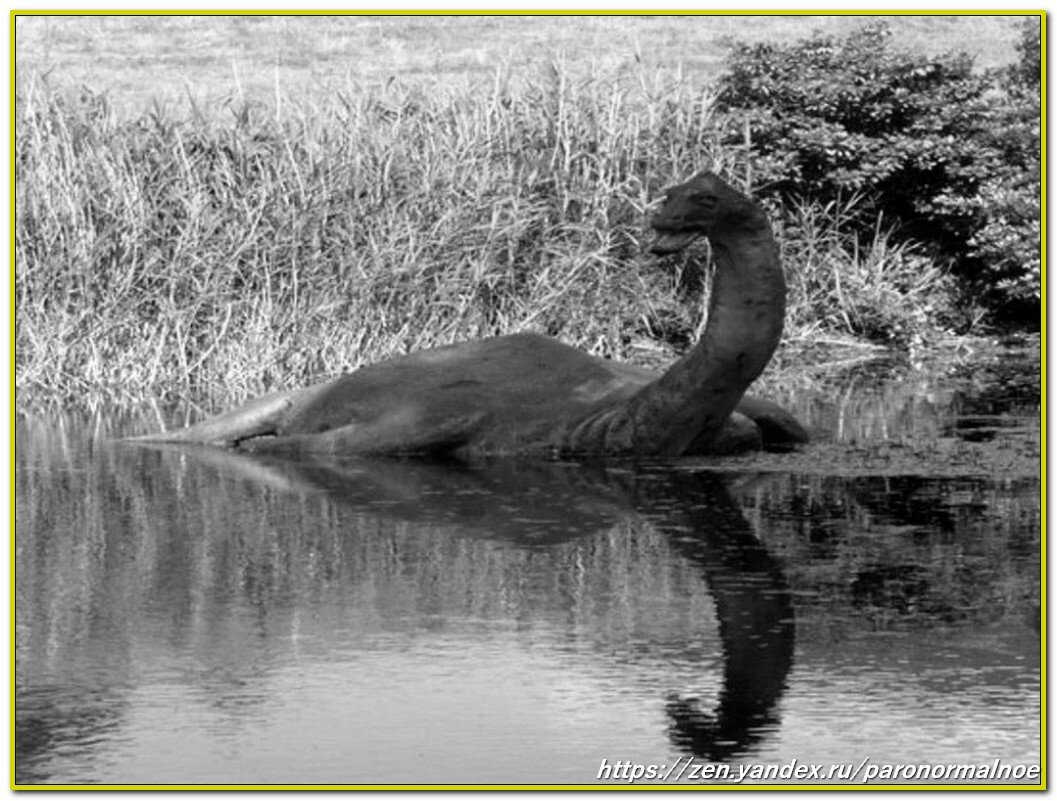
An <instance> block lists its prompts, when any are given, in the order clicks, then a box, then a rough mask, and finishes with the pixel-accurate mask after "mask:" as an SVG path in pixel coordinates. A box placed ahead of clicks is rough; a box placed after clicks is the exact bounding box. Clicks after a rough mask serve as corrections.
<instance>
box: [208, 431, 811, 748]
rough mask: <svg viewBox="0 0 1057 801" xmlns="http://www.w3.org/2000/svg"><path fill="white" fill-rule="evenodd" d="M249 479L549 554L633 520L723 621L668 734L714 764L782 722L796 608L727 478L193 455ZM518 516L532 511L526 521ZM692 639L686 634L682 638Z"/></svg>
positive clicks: (675, 699)
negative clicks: (653, 533) (695, 574)
mask: <svg viewBox="0 0 1057 801" xmlns="http://www.w3.org/2000/svg"><path fill="white" fill-rule="evenodd" d="M199 455H200V456H202V457H203V458H206V459H215V460H217V461H218V463H221V464H224V463H226V464H228V465H231V466H235V467H237V468H238V469H240V470H248V471H252V472H253V474H254V476H255V478H256V479H257V480H265V481H267V482H268V483H271V484H272V485H273V486H274V485H278V486H280V487H281V488H283V489H286V490H293V491H298V492H311V493H318V492H320V491H323V492H325V493H327V495H328V496H329V497H331V498H332V499H333V500H335V501H337V502H338V503H341V504H342V505H347V506H351V507H353V508H355V509H356V510H357V511H358V512H359V513H363V514H368V515H377V516H379V517H385V518H388V519H398V520H403V521H405V522H412V523H415V522H422V523H431V524H437V523H441V524H444V523H449V524H452V525H454V526H457V527H458V530H460V531H462V532H473V533H476V534H478V535H481V536H487V537H503V538H506V539H513V540H515V541H516V542H517V543H519V544H524V545H527V546H534V547H539V546H548V545H549V546H554V545H557V544H559V543H562V542H566V541H569V540H573V539H576V538H579V537H582V536H584V535H587V534H590V533H593V532H595V531H598V530H599V529H600V528H605V527H608V526H611V525H614V524H616V523H617V522H619V521H620V520H624V519H627V518H629V517H632V516H634V517H638V518H641V519H642V520H644V521H646V522H647V523H648V524H649V525H651V526H653V527H654V528H656V529H657V530H658V531H661V532H663V533H665V534H666V535H667V536H668V539H669V543H670V546H671V547H672V549H673V550H674V551H676V552H677V553H679V554H680V555H682V556H683V557H684V558H685V559H686V560H688V561H689V562H690V563H692V564H693V565H695V566H696V567H697V568H698V569H699V570H700V571H701V575H702V577H703V578H704V580H705V583H706V584H707V586H708V589H709V592H710V594H711V596H712V598H713V600H714V603H715V609H716V614H717V617H718V620H719V631H720V637H721V639H722V647H723V654H724V670H723V685H722V690H721V692H720V695H719V699H718V702H717V704H716V706H715V708H714V709H713V710H711V711H706V710H704V709H702V708H701V705H700V704H699V702H698V700H697V699H695V698H681V697H679V696H676V695H672V696H670V697H669V699H668V703H667V707H666V708H667V713H668V716H669V736H670V737H671V739H672V741H673V742H674V743H675V744H676V745H677V746H678V747H679V748H681V749H685V750H687V751H689V752H691V753H693V754H695V755H698V756H701V757H704V758H707V759H709V760H711V761H720V760H725V759H730V758H734V757H737V756H738V755H740V754H744V753H746V752H747V751H749V750H750V749H751V748H752V747H753V745H754V744H755V743H756V742H758V741H759V740H760V739H761V738H762V737H764V736H765V735H766V733H767V731H768V730H769V729H772V728H774V727H775V726H776V725H777V723H778V718H777V714H776V712H775V710H774V706H775V703H776V701H777V700H778V698H779V697H780V696H781V694H782V692H783V690H784V689H785V682H786V676H787V674H788V672H789V669H790V667H791V665H792V659H793V643H794V633H795V632H794V624H793V607H792V602H791V598H790V595H789V592H788V590H787V587H786V582H785V579H784V577H783V575H782V572H781V570H780V568H779V566H778V564H777V563H776V562H775V560H774V559H773V558H772V557H771V556H770V554H769V553H768V552H767V550H766V548H765V547H764V546H763V545H762V544H761V543H760V541H759V540H758V539H756V538H755V537H754V536H753V535H752V533H751V530H750V528H749V525H748V523H747V522H746V520H745V518H744V516H743V514H742V512H741V509H740V508H739V507H738V505H737V503H736V502H735V501H734V500H733V498H732V497H731V496H730V494H729V493H728V492H727V489H726V487H725V486H724V484H723V480H722V479H721V478H720V477H718V476H716V475H715V474H713V473H708V472H704V471H696V472H694V471H688V470H684V471H679V472H674V471H672V470H670V469H668V470H664V471H661V470H650V469H649V468H648V467H644V468H637V469H634V470H631V469H622V470H619V471H615V470H606V469H604V468H602V467H597V468H592V467H587V466H584V465H561V464H524V463H516V462H513V463H512V462H503V461H501V462H495V463H492V464H489V465H487V466H479V467H467V466H462V465H452V466H441V465H433V464H429V463H417V462H404V461H400V462H397V461H385V460H377V461H374V460H372V461H364V460H354V461H344V462H338V461H309V462H306V461H298V462H291V461H288V460H279V459H268V460H264V459H262V458H261V457H249V456H243V455H236V454H230V453H225V452H222V451H203V452H200V454H199ZM526 510H533V511H534V513H533V514H532V515H531V516H530V517H526V516H525V514H524V513H525V511H526ZM688 636H691V637H692V636H693V635H692V633H690V632H688Z"/></svg>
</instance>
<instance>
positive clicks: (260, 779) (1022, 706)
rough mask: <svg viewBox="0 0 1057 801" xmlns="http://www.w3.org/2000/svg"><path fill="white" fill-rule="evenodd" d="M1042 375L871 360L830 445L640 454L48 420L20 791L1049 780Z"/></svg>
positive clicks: (837, 398)
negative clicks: (698, 454)
mask: <svg viewBox="0 0 1057 801" xmlns="http://www.w3.org/2000/svg"><path fill="white" fill-rule="evenodd" d="M1010 363H1012V360H1008V359H1007V360H1005V361H1003V360H1002V359H1000V358H995V359H993V360H991V361H988V362H986V363H985V365H984V367H983V368H981V369H977V370H975V371H974V370H973V369H970V368H968V367H963V366H962V365H959V364H953V365H944V366H937V367H935V369H933V370H932V371H931V372H929V371H923V370H920V369H919V370H916V371H909V372H908V371H907V369H906V368H905V366H900V365H892V364H882V365H880V366H878V367H877V368H876V369H875V370H873V371H870V370H863V369H859V368H856V369H855V370H852V371H848V373H846V374H845V375H844V377H843V378H842V379H841V380H837V379H832V380H830V381H828V382H826V381H819V382H817V384H818V386H817V387H816V391H815V392H814V393H811V392H806V391H805V392H803V393H802V395H801V397H800V398H799V400H798V401H797V403H798V405H797V411H798V413H799V414H800V415H801V416H802V417H803V418H804V419H806V420H807V421H808V422H809V424H810V425H811V426H812V428H813V429H814V430H815V431H816V432H819V433H820V434H821V436H820V437H819V441H818V442H816V443H815V444H812V445H811V446H809V447H808V448H806V449H804V450H803V451H801V452H799V453H795V454H787V455H782V456H774V455H766V456H759V457H754V458H752V459H745V460H739V459H730V460H722V461H714V462H710V461H707V460H697V461H680V462H677V463H668V464H650V463H645V464H638V465H632V464H621V463H617V464H612V465H610V466H609V467H607V468H602V467H600V466H597V465H595V466H592V465H562V464H543V465H540V464H517V463H510V462H497V463H494V464H487V465H482V466H477V467H466V466H455V465H446V466H438V465H424V464H419V463H406V462H400V461H381V460H379V461H365V460H349V461H329V462H322V461H280V460H276V459H274V458H266V457H251V456H247V455H235V454H227V453H223V452H219V451H214V450H211V449H204V448H191V449H175V448H142V447H137V448H129V447H124V446H120V445H117V444H115V443H113V441H112V440H113V439H114V438H115V437H118V436H123V435H130V434H135V433H139V432H140V431H143V430H145V429H146V428H149V427H153V426H154V425H155V424H154V423H151V422H149V421H146V420H142V419H138V418H128V419H122V418H120V417H119V416H117V415H95V416H91V415H85V416H84V417H82V418H78V417H77V416H76V415H61V416H33V415H27V416H24V417H23V418H21V419H20V421H19V423H18V426H17V430H16V479H15V480H16V488H15V489H16V503H17V507H16V510H17V518H16V560H15V563H16V593H17V596H16V631H15V637H16V704H17V706H16V743H15V744H16V767H17V780H18V781H19V782H20V783H26V784H49V783H50V784H57V783H100V782H101V783H166V782H169V783H196V782H210V783H221V782H234V783H240V782H242V783H269V782H281V783H298V782H310V783H312V782H314V783H374V782H391V783H396V782H399V783H444V782H460V783H465V782H488V783H510V782H525V783H531V782H573V783H583V782H592V781H595V780H596V778H597V777H596V773H597V771H598V765H599V762H600V760H601V759H603V758H605V759H607V760H608V761H609V762H610V763H612V762H614V761H615V760H618V759H626V760H632V761H636V762H641V763H645V764H650V763H661V762H665V761H668V762H670V761H671V760H673V759H675V758H677V757H678V756H679V755H687V754H692V755H694V756H696V757H698V758H700V759H702V760H707V761H711V762H726V763H730V764H745V763H747V762H779V761H788V760H789V759H791V758H794V757H795V758H797V759H800V760H801V761H807V760H812V759H813V760H814V761H816V762H821V761H831V760H832V761H842V762H843V761H849V762H850V761H854V762H856V763H858V762H859V761H861V759H862V758H863V757H865V756H867V755H869V756H871V757H872V758H874V759H877V760H884V759H888V760H892V761H896V760H899V759H906V760H914V759H926V760H927V761H930V762H944V761H946V762H951V761H962V760H968V761H974V762H976V761H989V760H990V759H993V758H1003V759H1008V760H1017V761H1020V762H1027V761H1033V760H1037V758H1038V756H1037V755H1038V748H1039V726H1040V720H1039V693H1040V688H1039V681H1040V675H1039V655H1040V654H1039V643H1038V636H1039V634H1038V632H1039V614H1040V613H1039V598H1040V592H1041V589H1040V582H1041V575H1040V570H1039V549H1040V537H1041V526H1040V514H1041V510H1040V497H1039V477H1038V461H1037V459H1038V450H1039V435H1038V431H1037V415H1038V400H1037V395H1035V396H1033V394H1032V392H1033V391H1034V390H1033V387H1032V384H1031V382H1030V381H1025V380H1023V373H1024V371H1023V370H1021V371H1020V372H1018V371H1017V370H1012V371H1011V372H1010V371H1009V370H1008V369H1007V365H1008V364H1010ZM1036 364H1037V361H1036ZM1021 366H1022V367H1023V364H1021ZM1029 368H1030V364H1029ZM1028 374H1029V375H1030V369H1029V370H1028ZM1035 389H1037V387H1035ZM973 421H976V422H973ZM981 421H983V422H981ZM984 422H986V425H984ZM982 428H986V429H987V433H986V434H985V435H980V434H979V431H980V429H982ZM967 432H968V433H967ZM794 621H795V624H794ZM526 753H531V754H533V758H532V759H531V760H526V758H525V756H524V755H525V754H526ZM1033 754H1034V755H1035V756H1034V757H1033ZM482 755H484V756H488V757H491V759H490V760H485V761H482V760H481V757H482Z"/></svg>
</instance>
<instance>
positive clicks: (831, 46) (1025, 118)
mask: <svg viewBox="0 0 1057 801" xmlns="http://www.w3.org/2000/svg"><path fill="white" fill-rule="evenodd" d="M1027 22H1028V23H1031V24H1033V25H1034V30H1033V31H1032V30H1029V27H1028V26H1025V28H1024V32H1023V34H1022V38H1021V41H1020V44H1019V46H1018V50H1019V52H1020V56H1021V58H1020V61H1019V63H1018V64H1017V65H1016V66H1015V67H1012V68H1008V69H1005V70H996V71H991V72H987V73H977V72H974V71H973V69H972V61H971V59H970V58H969V57H968V56H966V55H964V54H946V55H942V56H925V55H917V54H911V53H905V52H901V51H898V50H895V49H893V48H892V47H890V43H889V39H890V32H889V30H888V28H887V26H886V25H885V24H884V23H876V24H871V25H868V26H866V27H863V28H862V29H860V30H859V31H857V32H855V33H853V34H852V35H850V36H848V37H847V38H845V39H843V40H837V39H834V38H832V37H825V36H815V37H814V38H811V39H807V40H802V41H799V42H794V43H792V44H789V45H769V44H763V45H748V44H737V45H735V46H734V48H733V51H732V54H731V58H730V68H729V71H728V72H727V73H726V74H725V75H724V76H723V77H722V79H721V82H720V93H719V97H718V106H719V111H721V112H723V113H725V115H726V118H727V121H728V124H729V126H730V127H729V135H728V138H727V144H731V145H733V144H737V143H739V142H743V141H746V140H748V141H749V142H751V154H750V156H749V157H750V158H751V159H752V161H753V170H754V178H755V182H756V183H757V184H758V185H759V191H760V192H761V193H762V194H764V195H772V196H775V197H776V198H778V199H781V200H782V201H786V202H787V201H789V200H791V199H793V198H810V199H812V200H816V201H819V202H822V203H828V202H833V201H836V202H841V201H842V200H843V201H847V200H848V198H849V197H851V196H853V195H861V196H862V197H861V198H860V200H859V202H858V203H857V204H856V206H857V208H858V209H859V215H858V217H857V219H856V220H854V221H853V224H854V225H856V226H857V232H858V233H859V234H860V235H861V236H862V237H864V239H865V238H868V237H870V236H872V235H873V233H874V232H875V231H876V227H877V221H878V217H879V216H880V219H881V220H882V224H884V225H889V226H894V227H895V228H896V229H897V233H898V235H899V236H900V237H902V238H906V239H913V240H916V241H918V242H920V243H921V244H922V245H924V246H925V248H926V252H927V253H928V255H929V256H930V257H931V258H933V259H934V260H936V261H937V262H939V263H945V264H948V265H949V266H950V267H951V268H952V270H953V272H954V274H955V275H957V276H959V277H960V278H961V279H963V286H964V287H965V289H966V290H967V293H968V294H969V296H971V297H973V298H974V300H977V301H981V300H982V301H983V302H985V303H987V304H988V305H989V306H990V308H991V309H992V310H993V311H996V312H1002V313H1005V314H1007V315H1008V314H1013V313H1015V314H1018V315H1023V314H1024V313H1025V312H1029V313H1030V312H1031V311H1033V310H1034V311H1035V312H1036V313H1037V308H1038V307H1037V304H1038V300H1039V264H1040V252H1039V217H1040V215H1039V196H1040V178H1039V176H1040V172H1039V141H1040V140H1039V121H1040V114H1039V91H1038V79H1039V71H1038V62H1037V61H1035V62H1034V72H1032V63H1033V62H1032V60H1033V59H1037V58H1038V53H1039V51H1038V46H1037V38H1038V35H1039V29H1038V20H1037V18H1029V19H1028V20H1027ZM1033 36H1034V37H1035V38H1032V37H1033ZM1033 48H1034V49H1033ZM1032 76H1033V79H1034V85H1032V84H1031V77H1032ZM746 131H747V132H748V136H746ZM1028 322H1029V323H1030V322H1032V321H1031V320H1029V321H1028ZM1034 322H1035V323H1036V324H1037V317H1035V319H1034Z"/></svg>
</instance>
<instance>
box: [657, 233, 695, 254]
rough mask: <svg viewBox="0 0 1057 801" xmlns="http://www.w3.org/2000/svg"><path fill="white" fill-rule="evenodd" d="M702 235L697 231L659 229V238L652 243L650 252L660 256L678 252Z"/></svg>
mask: <svg viewBox="0 0 1057 801" xmlns="http://www.w3.org/2000/svg"><path fill="white" fill-rule="evenodd" d="M655 230H656V229H655ZM699 236H701V234H700V233H698V232H697V231H685V232H678V231H657V238H656V239H655V240H654V241H653V244H652V245H650V252H651V253H654V254H656V255H658V256H666V255H668V254H669V253H677V252H678V251H680V250H682V249H683V248H685V247H686V246H687V245H689V244H690V243H691V242H693V241H694V240H695V239H697V238H698V237H699Z"/></svg>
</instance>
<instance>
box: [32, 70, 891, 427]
mask: <svg viewBox="0 0 1057 801" xmlns="http://www.w3.org/2000/svg"><path fill="white" fill-rule="evenodd" d="M16 112H17V121H16V125H17V131H16V244H15V247H16V271H15V309H16V326H15V327H16V343H15V345H16V373H17V403H18V405H19V406H20V407H22V408H28V407H33V406H40V405H44V404H47V405H51V404H62V405H65V406H71V405H73V406H92V405H96V404H117V405H136V404H139V403H142V402H143V401H144V400H147V399H161V400H162V401H165V402H175V401H190V402H193V403H198V404H202V405H204V406H206V407H208V408H215V407H217V406H222V405H227V404H230V403H232V402H236V401H239V400H241V399H243V398H245V397H247V396H251V395H257V394H261V393H263V392H267V391H272V390H278V389H284V388H287V387H293V386H303V385H305V384H307V383H310V382H313V381H319V380H322V379H325V378H327V377H330V376H333V375H335V374H339V373H341V372H345V371H348V370H351V369H354V368H356V367H358V366H360V365H362V364H364V363H369V362H373V361H377V360H380V359H384V358H387V357H390V356H393V355H396V354H401V353H406V352H410V351H413V350H416V349H419V348H424V347H431V346H436V345H443V344H446V343H451V342H456V341H460V340H464V339H468V338H475V337H484V336H492V335H498V334H504V333H509V332H514V331H525V330H532V331H539V332H542V333H546V334H549V335H552V336H556V337H559V338H560V339H562V340H563V341H565V342H568V343H570V344H572V345H576V346H579V347H582V348H584V349H585V350H587V351H589V352H591V353H594V354H597V355H600V356H607V357H614V358H622V359H626V358H634V357H635V354H636V353H642V352H646V353H654V354H660V358H664V357H667V356H670V355H672V354H673V353H674V351H676V350H678V349H679V348H680V347H685V346H686V344H687V343H689V342H690V341H692V339H693V337H694V336H695V332H697V331H698V330H699V329H700V327H701V324H702V319H701V317H702V314H703V311H702V309H703V304H702V300H701V290H702V287H703V285H704V283H705V282H704V281H702V280H701V276H700V275H697V274H696V273H695V272H694V271H693V270H691V269H689V265H690V262H687V261H685V260H668V261H666V262H658V261H656V260H652V259H649V258H647V257H644V255H643V244H644V243H643V242H642V237H643V233H644V231H646V230H647V214H648V207H649V204H650V202H651V200H652V199H654V198H657V197H658V196H659V195H660V193H661V190H662V189H663V187H664V186H665V185H669V184H671V183H672V182H674V181H677V180H680V179H682V178H684V177H686V176H687V175H689V174H690V173H691V172H692V171H694V170H695V169H699V168H701V167H704V166H713V167H716V168H719V169H726V170H727V171H728V173H733V174H735V175H745V174H748V170H747V169H743V165H744V164H745V163H746V153H744V152H742V151H741V150H738V149H730V148H727V149H723V148H720V147H719V146H717V144H716V139H717V136H716V134H715V131H716V125H715V121H714V120H713V118H712V96H711V94H710V92H709V91H708V90H707V89H703V88H702V87H701V85H700V84H698V83H695V82H693V81H691V80H688V79H686V78H685V77H682V76H680V75H679V74H678V73H675V72H665V71H656V72H653V73H650V74H647V73H646V71H642V72H640V73H638V74H632V73H627V72H625V73H619V74H618V73H612V74H597V73H596V74H587V75H583V74H580V73H578V74H577V76H576V77H572V75H571V73H570V71H569V70H568V69H566V68H565V66H564V65H563V64H562V63H561V62H553V63H551V64H550V65H549V66H548V68H547V69H545V70H542V71H541V72H540V73H539V74H538V75H535V76H531V77H528V78H524V77H519V78H517V79H516V80H515V79H514V78H512V77H511V71H510V69H509V68H503V67H500V68H499V69H497V70H496V72H495V73H494V75H493V76H492V79H491V80H490V81H489V82H488V83H487V84H485V85H483V86H477V87H470V86H466V87H464V88H461V89H460V88H457V87H451V88H448V89H438V88H436V87H433V88H431V89H429V90H428V91H427V90H425V89H423V88H420V87H415V86H408V85H402V84H398V83H390V84H388V85H386V86H384V87H380V88H374V89H369V90H368V89H364V90H362V91H351V90H350V91H347V92H334V93H332V94H328V95H325V96H316V97H311V98H292V97H282V96H281V95H277V96H276V98H275V100H274V102H273V103H271V104H261V103H259V102H256V101H249V100H245V99H242V98H238V97H233V98H228V99H227V100H226V101H224V102H218V103H217V104H216V106H215V107H210V108H202V107H200V106H197V105H195V104H194V103H192V104H191V105H190V107H189V110H188V111H187V113H183V114H180V113H176V112H174V111H173V110H172V109H171V108H167V107H162V106H156V107H155V108H153V109H152V110H151V111H150V112H149V113H147V114H145V115H143V116H141V117H138V118H135V119H125V118H121V117H120V116H119V115H118V114H117V113H115V111H114V109H113V108H112V107H111V104H110V102H109V101H108V99H107V97H106V96H105V95H98V94H93V93H91V92H89V91H83V92H80V93H79V94H71V93H70V92H68V91H62V90H60V89H57V88H55V87H51V86H49V85H47V83H40V82H37V83H34V84H30V85H24V86H21V87H20V88H19V91H18V96H17V106H16ZM739 165H742V166H739ZM791 230H793V229H791ZM801 230H802V229H801V228H795V231H801ZM833 231H834V228H833V226H830V227H829V228H828V229H826V230H825V231H821V232H820V233H819V234H818V235H817V236H816V235H814V234H812V236H814V240H813V241H814V245H811V246H809V245H807V244H805V243H804V241H803V236H799V235H798V234H796V233H795V232H794V235H792V236H789V237H786V238H785V241H784V242H783V246H784V247H785V248H786V249H787V251H788V254H787V258H788V257H789V256H792V257H793V258H795V259H797V260H799V261H800V262H801V263H807V262H804V260H803V258H802V256H803V254H804V253H806V252H807V251H809V250H811V247H814V248H815V251H812V252H813V253H815V252H816V251H819V249H820V248H821V249H823V250H825V254H828V255H823V256H821V257H820V256H818V255H817V253H816V255H815V256H813V258H814V259H815V262H817V263H818V264H820V265H824V267H823V268H819V269H823V271H825V270H829V271H830V272H832V271H833V270H834V269H836V270H837V272H836V273H834V274H833V275H831V276H830V278H828V279H826V280H827V281H828V283H826V284H825V286H826V287H832V283H833V280H834V276H836V278H837V280H838V281H839V274H840V271H841V270H843V269H844V266H843V265H845V264H853V263H854V262H855V258H856V256H855V254H852V255H851V256H849V255H848V254H849V247H848V244H847V242H846V241H844V240H841V239H840V237H839V236H837V237H836V239H834V238H833V237H834V234H833ZM882 245H883V242H882ZM834 260H836V261H834ZM815 262H812V263H815ZM837 262H839V264H837ZM873 263H876V259H875V260H874V262H873ZM834 264H837V266H836V267H834ZM812 269H813V272H814V274H817V273H818V271H819V270H818V269H814V268H812ZM800 272H802V271H800ZM792 273H793V279H794V284H795V285H794V289H793V292H792V295H793V297H794V299H796V298H798V297H801V296H803V297H805V298H807V297H808V295H810V296H811V297H814V298H815V299H816V300H815V301H810V302H808V301H805V302H802V303H799V305H798V306H797V308H795V309H793V310H791V314H790V319H791V321H792V322H793V325H792V329H791V331H792V335H793V336H794V337H795V336H796V332H797V330H803V331H816V330H818V328H819V326H822V325H824V326H826V327H828V328H831V329H834V330H839V329H841V328H843V329H845V331H846V333H857V332H856V330H855V325H854V324H853V321H852V320H851V318H850V317H849V316H848V315H847V314H845V315H843V319H842V316H841V315H840V314H837V315H834V314H833V310H832V309H830V308H828V307H826V304H825V303H818V302H817V299H818V297H819V296H820V295H821V297H831V296H833V293H832V291H831V289H823V290H818V288H817V287H816V289H815V290H812V292H813V294H811V293H807V294H805V292H804V291H802V290H803V287H806V286H809V285H811V280H813V279H811V280H809V279H807V278H804V277H798V276H799V272H798V271H796V270H794V271H792ZM797 287H800V289H798V288H797ZM812 303H813V304H814V305H812ZM889 305H890V304H889ZM822 307H826V308H825V310H824V316H822V317H820V314H819V309H820V308H822Z"/></svg>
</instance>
